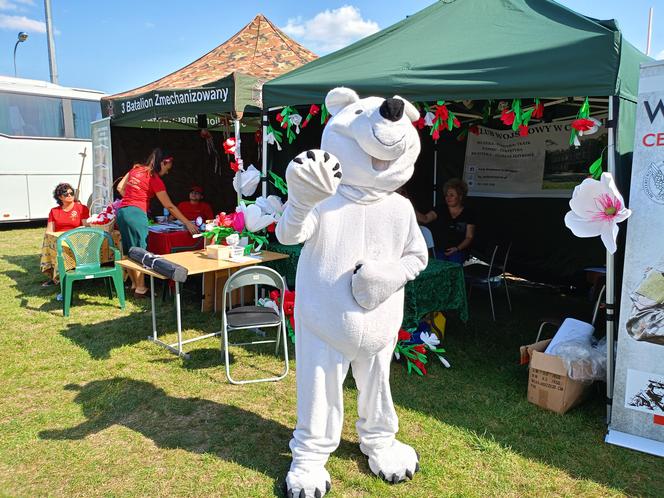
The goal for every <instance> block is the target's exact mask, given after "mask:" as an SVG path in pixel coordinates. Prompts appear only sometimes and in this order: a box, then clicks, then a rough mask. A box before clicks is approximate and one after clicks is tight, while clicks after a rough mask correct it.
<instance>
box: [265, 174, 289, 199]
mask: <svg viewBox="0 0 664 498" xmlns="http://www.w3.org/2000/svg"><path fill="white" fill-rule="evenodd" d="M269 173H270V176H271V177H272V185H274V188H276V189H277V190H278V191H279V192H281V193H282V194H283V195H288V185H287V184H286V182H285V181H284V179H283V178H281V177H280V176H279V175H277V174H276V173H274V172H272V171H270V172H269Z"/></svg>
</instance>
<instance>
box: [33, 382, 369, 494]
mask: <svg viewBox="0 0 664 498" xmlns="http://www.w3.org/2000/svg"><path fill="white" fill-rule="evenodd" d="M65 389H67V390H71V391H77V392H78V394H77V395H76V397H75V398H74V401H75V402H76V403H79V404H80V405H81V407H82V410H83V414H84V415H85V416H86V417H87V419H88V420H86V421H85V422H82V423H81V424H79V425H77V426H75V427H70V428H67V429H52V430H44V431H41V432H40V433H39V437H40V438H41V439H48V440H74V439H83V438H85V437H87V436H89V435H91V434H96V433H98V432H100V431H103V430H105V429H107V428H108V427H111V426H113V425H118V424H119V425H123V426H125V427H127V428H129V429H131V430H133V431H136V432H138V433H140V434H142V435H143V436H145V437H146V438H149V439H151V440H152V441H154V443H155V444H156V445H157V446H158V447H159V448H168V449H175V448H178V449H184V450H187V451H190V452H192V453H197V454H205V453H207V454H212V455H216V456H217V457H218V458H220V459H222V460H226V461H229V462H233V463H237V464H239V465H242V466H243V467H246V468H247V469H251V470H257V471H259V472H261V473H262V474H265V475H266V476H268V477H270V478H271V479H273V480H274V481H275V484H274V490H275V494H281V491H280V490H281V484H282V482H283V479H284V478H285V476H286V473H287V472H288V468H289V464H290V455H289V454H288V446H287V443H288V441H289V440H290V438H291V434H292V428H290V427H286V426H284V425H283V424H280V423H278V422H275V421H274V420H269V419H266V418H263V417H261V416H259V415H257V414H255V413H252V412H250V411H247V410H243V409H241V408H238V407H235V406H231V405H225V404H220V403H216V402H213V401H208V400H205V399H201V398H178V397H174V396H169V395H168V394H166V393H165V391H164V390H163V389H160V388H158V387H155V386H154V385H153V384H151V383H149V382H143V381H138V380H134V379H130V378H126V377H116V378H113V379H108V380H96V381H92V382H89V383H88V384H85V385H84V386H80V385H76V384H69V385H67V386H66V387H65ZM256 448H261V449H262V450H261V451H256ZM341 450H342V453H343V454H344V455H345V456H350V457H351V458H358V459H359V458H360V456H359V455H358V454H359V449H357V447H356V445H353V444H351V443H350V442H347V441H342V445H341ZM349 453H351V454H350V455H349Z"/></svg>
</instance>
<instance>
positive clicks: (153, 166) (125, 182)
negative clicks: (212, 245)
mask: <svg viewBox="0 0 664 498" xmlns="http://www.w3.org/2000/svg"><path fill="white" fill-rule="evenodd" d="M172 167H173V156H171V155H169V154H164V153H163V152H162V150H161V149H159V148H157V149H154V150H153V151H152V153H151V154H150V156H149V157H148V159H147V160H146V161H145V164H135V165H134V167H133V168H132V169H131V170H129V172H128V173H127V174H126V175H125V176H124V177H123V178H122V180H121V181H120V183H119V184H118V192H120V194H121V195H122V202H121V203H120V207H119V209H118V217H117V223H118V227H119V228H120V234H121V235H122V248H123V249H124V251H125V254H127V253H128V252H129V248H130V247H142V248H143V249H145V248H146V247H147V240H148V215H147V211H148V206H149V204H150V199H151V198H152V197H154V196H156V197H157V199H159V202H161V203H162V205H163V206H164V207H165V208H166V209H168V211H169V212H170V213H172V214H173V216H175V217H176V218H177V219H178V220H180V221H181V222H182V223H183V224H184V226H185V227H186V228H187V230H189V233H191V234H192V235H193V234H195V233H198V228H196V225H194V224H193V223H192V222H191V221H189V220H188V219H187V218H186V217H185V216H184V215H183V214H182V213H181V212H180V210H179V209H178V208H177V207H175V205H174V204H173V202H172V201H171V198H170V197H169V196H168V194H167V193H166V186H165V185H164V182H163V181H162V180H161V177H162V176H164V175H166V174H168V172H169V171H170V170H171V168H172ZM129 278H130V279H131V282H132V289H134V296H136V297H145V296H147V292H148V289H147V287H146V286H145V275H143V273H141V272H138V271H129Z"/></svg>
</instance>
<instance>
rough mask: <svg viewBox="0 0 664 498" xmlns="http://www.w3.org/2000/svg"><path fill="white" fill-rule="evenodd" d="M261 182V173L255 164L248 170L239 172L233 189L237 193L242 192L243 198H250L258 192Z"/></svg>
mask: <svg viewBox="0 0 664 498" xmlns="http://www.w3.org/2000/svg"><path fill="white" fill-rule="evenodd" d="M260 180H261V173H260V171H258V170H257V169H256V168H255V167H254V165H253V164H250V165H249V167H248V168H247V169H246V170H244V171H242V170H239V171H238V172H237V173H235V177H233V188H234V189H235V191H236V192H240V193H241V194H242V196H243V197H249V196H250V195H254V192H256V188H257V187H258V183H259V182H260Z"/></svg>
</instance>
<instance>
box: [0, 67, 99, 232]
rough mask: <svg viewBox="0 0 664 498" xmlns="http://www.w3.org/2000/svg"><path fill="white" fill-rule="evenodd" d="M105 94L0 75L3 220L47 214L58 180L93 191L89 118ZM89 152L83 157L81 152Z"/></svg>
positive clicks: (87, 192) (83, 192)
mask: <svg viewBox="0 0 664 498" xmlns="http://www.w3.org/2000/svg"><path fill="white" fill-rule="evenodd" d="M103 96H104V93H102V92H97V91H94V90H80V89H77V88H67V87H63V86H59V85H54V84H52V83H49V82H46V81H38V80H28V79H23V78H10V77H6V76H0V223H1V222H16V221H28V220H37V219H43V218H47V217H48V212H49V210H50V209H51V208H52V207H54V206H55V205H56V203H55V200H54V199H53V189H54V188H55V186H56V185H57V184H58V183H61V182H67V183H70V184H71V185H72V186H73V187H74V189H76V188H77V186H78V182H79V175H80V174H81V165H83V169H82V171H83V174H82V177H81V192H80V195H79V200H80V201H81V202H83V203H85V202H87V200H88V197H89V196H90V195H91V194H92V143H91V139H90V123H91V122H92V121H95V120H97V119H100V118H101V107H100V103H99V101H100V99H101V98H102V97H103ZM84 151H85V153H86V154H87V157H86V158H85V161H83V157H82V153H83V152H84Z"/></svg>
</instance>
